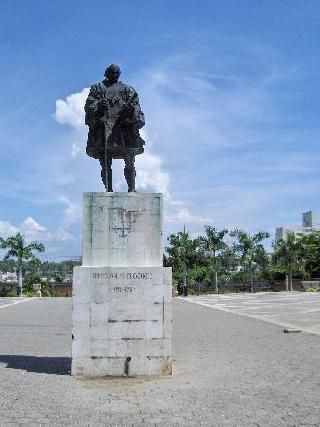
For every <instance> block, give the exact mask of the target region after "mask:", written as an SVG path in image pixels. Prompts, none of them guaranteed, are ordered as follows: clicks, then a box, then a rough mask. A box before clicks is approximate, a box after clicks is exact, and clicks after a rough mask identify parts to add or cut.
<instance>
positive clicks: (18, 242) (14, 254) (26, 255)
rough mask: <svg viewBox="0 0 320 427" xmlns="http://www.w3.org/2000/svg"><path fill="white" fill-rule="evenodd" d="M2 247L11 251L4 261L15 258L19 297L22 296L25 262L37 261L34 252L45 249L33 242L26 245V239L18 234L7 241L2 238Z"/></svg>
mask: <svg viewBox="0 0 320 427" xmlns="http://www.w3.org/2000/svg"><path fill="white" fill-rule="evenodd" d="M0 247H1V248H3V249H9V250H8V252H7V254H6V255H5V256H4V259H9V258H15V259H16V261H17V267H18V289H19V295H22V266H23V261H24V260H30V259H35V258H36V257H35V256H34V255H33V253H32V251H38V252H44V250H45V247H44V245H43V244H42V243H39V242H36V241H34V242H31V243H30V244H29V245H27V244H26V241H25V238H24V236H23V235H22V234H20V233H17V234H16V235H15V236H11V237H8V238H7V239H2V238H0Z"/></svg>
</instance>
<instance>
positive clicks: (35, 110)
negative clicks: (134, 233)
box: [0, 0, 320, 260]
mask: <svg viewBox="0 0 320 427" xmlns="http://www.w3.org/2000/svg"><path fill="white" fill-rule="evenodd" d="M319 28H320V4H319V2H318V0H281V1H279V0H268V1H267V0H262V1H259V2H257V1H256V0H225V1H221V0H220V1H217V0H183V1H182V0H179V1H178V0H157V1H150V0H139V1H138V0H118V1H113V2H111V1H108V0H103V1H102V0H91V1H85V0H68V1H67V2H66V1H62V0H55V1H54V2H51V1H50V2H49V1H47V2H44V1H40V0H25V1H23V2H22V1H19V0H2V1H1V16H0V55H1V61H0V81H1V89H2V94H1V95H2V96H1V97H0V158H1V168H0V236H2V237H7V236H10V235H13V234H15V233H16V232H18V231H20V232H22V233H23V234H24V235H25V236H26V238H27V239H28V240H29V241H31V240H38V241H42V242H43V243H44V244H45V246H46V252H45V255H44V257H45V258H46V259H52V260H55V259H56V260H61V259H64V258H73V257H77V256H80V255H81V229H82V194H83V192H87V191H104V188H103V185H102V183H101V181H100V170H99V165H98V162H97V161H96V160H95V159H92V158H89V157H88V156H86V154H85V146H86V136H87V128H86V126H85V125H84V112H83V106H84V102H85V99H86V96H87V94H88V90H89V88H90V85H92V84H94V83H97V82H99V81H101V80H102V79H103V73H104V70H105V68H106V66H107V65H109V64H110V63H116V64H119V65H120V67H121V70H122V75H121V80H122V81H123V82H124V83H126V84H129V85H131V86H134V88H135V89H136V90H137V92H138V93H139V98H140V103H141V106H142V109H143V111H144V113H145V117H146V126H145V128H144V129H143V131H142V133H143V137H144V138H145V139H146V150H145V154H143V155H141V156H138V157H137V161H136V167H137V190H138V191H139V192H162V193H163V194H164V199H165V203H164V232H165V235H166V236H167V235H169V234H170V233H175V232H177V231H181V230H182V229H183V227H184V225H185V226H186V229H187V230H188V231H189V232H190V233H191V235H192V236H195V235H198V234H199V233H200V234H201V233H203V229H204V225H206V224H208V225H212V226H214V227H216V228H224V227H226V228H229V229H232V228H242V229H244V230H246V231H248V232H250V233H254V232H256V231H259V230H263V231H269V232H270V233H272V235H274V231H275V227H278V226H300V225H301V221H302V220H301V216H302V212H305V211H308V210H313V211H315V212H319V211H320V198H319V184H320V175H319V164H320V149H319V137H320V124H319V117H320V114H319V113H320V107H319V105H320V103H319V98H320V84H319V69H320V55H319V45H320V32H319ZM114 176H115V177H114V183H115V185H114V187H115V191H126V185H125V180H124V178H123V165H122V162H121V161H115V162H114ZM271 239H272V237H271Z"/></svg>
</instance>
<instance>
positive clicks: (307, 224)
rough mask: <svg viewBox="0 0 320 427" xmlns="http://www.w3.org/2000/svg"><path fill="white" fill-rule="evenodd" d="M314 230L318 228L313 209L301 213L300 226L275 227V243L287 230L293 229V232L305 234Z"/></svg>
mask: <svg viewBox="0 0 320 427" xmlns="http://www.w3.org/2000/svg"><path fill="white" fill-rule="evenodd" d="M315 230H319V226H318V225H317V217H316V214H315V212H313V211H308V212H304V213H303V214H302V227H277V228H276V234H275V243H278V242H279V240H284V239H285V235H286V232H287V231H293V232H294V233H302V234H307V233H310V232H311V231H315Z"/></svg>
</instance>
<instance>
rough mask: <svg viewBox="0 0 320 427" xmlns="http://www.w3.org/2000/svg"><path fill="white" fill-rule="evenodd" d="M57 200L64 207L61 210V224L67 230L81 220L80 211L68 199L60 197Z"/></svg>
mask: <svg viewBox="0 0 320 427" xmlns="http://www.w3.org/2000/svg"><path fill="white" fill-rule="evenodd" d="M59 200H60V201H61V202H62V203H64V204H65V205H66V208H65V209H64V210H63V218H62V222H63V225H64V227H66V228H68V227H70V226H71V225H72V224H74V223H75V222H76V221H77V220H78V219H79V218H81V211H80V207H79V205H77V204H76V203H73V202H71V201H70V200H69V199H68V197H65V196H60V197H59Z"/></svg>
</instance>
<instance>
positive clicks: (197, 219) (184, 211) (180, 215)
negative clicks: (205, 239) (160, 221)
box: [165, 202, 214, 225]
mask: <svg viewBox="0 0 320 427" xmlns="http://www.w3.org/2000/svg"><path fill="white" fill-rule="evenodd" d="M168 208H169V209H170V202H169V206H168ZM169 209H168V210H169ZM165 221H166V222H168V223H177V224H180V225H181V224H210V223H212V222H213V221H214V220H213V219H212V218H205V217H203V216H202V215H193V214H192V213H191V212H190V209H189V208H187V207H185V206H182V207H176V208H175V209H174V212H173V213H172V214H167V215H166V216H165Z"/></svg>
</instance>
